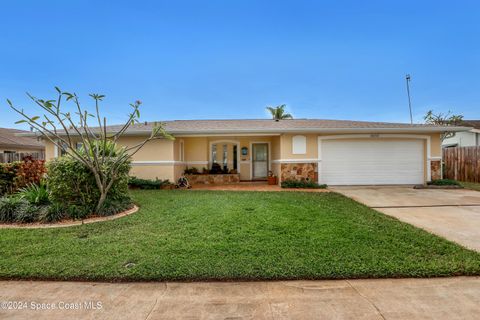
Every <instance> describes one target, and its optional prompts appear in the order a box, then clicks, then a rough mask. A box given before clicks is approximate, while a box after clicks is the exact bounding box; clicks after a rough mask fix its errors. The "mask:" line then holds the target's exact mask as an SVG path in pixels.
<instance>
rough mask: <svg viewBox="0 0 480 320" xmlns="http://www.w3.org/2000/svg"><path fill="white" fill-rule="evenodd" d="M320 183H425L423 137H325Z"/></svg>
mask: <svg viewBox="0 0 480 320" xmlns="http://www.w3.org/2000/svg"><path fill="white" fill-rule="evenodd" d="M321 158H322V159H321V160H322V161H321V162H320V173H319V176H320V182H321V183H326V184H329V185H369V184H371V185H373V184H422V183H423V182H424V179H423V177H424V175H423V168H424V160H423V140H369V141H366V140H361V141H355V140H343V141H342V140H323V141H321Z"/></svg>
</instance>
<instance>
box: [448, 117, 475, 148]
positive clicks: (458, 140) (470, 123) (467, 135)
mask: <svg viewBox="0 0 480 320" xmlns="http://www.w3.org/2000/svg"><path fill="white" fill-rule="evenodd" d="M462 126H465V127H471V129H470V130H468V131H464V132H457V133H456V134H455V135H454V136H453V137H450V138H447V139H445V140H443V143H442V146H443V147H444V148H451V147H476V146H480V120H463V121H462Z"/></svg>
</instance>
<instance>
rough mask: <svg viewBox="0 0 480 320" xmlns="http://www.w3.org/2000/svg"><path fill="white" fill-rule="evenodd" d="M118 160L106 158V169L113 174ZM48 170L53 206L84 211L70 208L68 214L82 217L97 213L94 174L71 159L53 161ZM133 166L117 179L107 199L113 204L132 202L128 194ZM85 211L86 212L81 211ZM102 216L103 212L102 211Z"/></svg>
mask: <svg viewBox="0 0 480 320" xmlns="http://www.w3.org/2000/svg"><path fill="white" fill-rule="evenodd" d="M113 163H114V159H108V158H107V159H106V161H105V163H104V164H103V168H102V170H105V172H109V168H111V166H112V165H113ZM47 168H48V188H49V190H50V197H51V201H52V202H53V203H62V204H65V206H67V209H68V208H69V206H70V205H71V206H73V207H79V208H82V210H83V211H82V210H80V209H78V210H77V209H71V208H70V209H68V210H67V215H71V216H72V217H73V216H75V217H76V218H79V217H82V216H83V215H84V212H88V213H87V214H89V213H93V212H94V211H95V207H96V205H97V203H98V199H99V197H100V191H99V190H98V187H97V184H96V182H95V177H94V175H93V174H92V172H91V171H90V170H89V169H88V167H87V166H85V165H84V164H83V163H81V162H79V161H78V160H76V159H74V158H73V157H71V156H68V155H67V156H63V157H60V158H57V159H54V160H52V161H50V162H49V163H48V165H47ZM129 170H130V163H124V164H123V165H122V167H121V168H120V170H119V171H118V175H117V177H115V178H114V179H115V180H114V183H113V184H112V187H111V189H110V190H109V192H108V195H107V199H108V200H110V201H115V200H116V201H130V202H131V200H130V197H129V195H128V172H129ZM80 211H82V212H80ZM98 213H99V214H100V213H101V212H98Z"/></svg>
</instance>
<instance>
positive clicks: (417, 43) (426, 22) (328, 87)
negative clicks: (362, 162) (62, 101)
mask: <svg viewBox="0 0 480 320" xmlns="http://www.w3.org/2000/svg"><path fill="white" fill-rule="evenodd" d="M0 12H1V13H2V14H1V16H2V17H1V19H0V41H1V50H0V61H1V64H0V99H1V100H2V102H1V104H2V109H0V110H2V111H1V117H0V126H2V127H14V126H15V125H14V124H13V123H14V122H15V121H16V120H18V116H17V115H15V114H13V113H12V112H10V111H9V110H7V107H6V103H5V102H4V101H5V99H6V98H10V99H11V100H13V101H14V102H15V103H16V104H17V105H20V106H22V107H24V108H25V109H27V110H32V109H33V105H32V103H29V102H28V100H27V98H26V96H25V91H28V92H31V93H32V94H34V95H35V96H37V97H41V98H54V96H55V91H54V89H53V87H54V86H59V87H61V88H62V89H64V90H69V91H74V92H76V93H77V94H79V95H80V97H81V98H82V101H83V102H85V103H90V101H89V99H88V97H87V94H88V93H91V92H99V93H103V94H105V95H106V96H107V97H106V100H105V102H104V104H103V111H104V114H106V115H107V116H108V118H109V122H110V123H119V122H121V121H122V120H123V119H124V118H125V117H124V115H125V114H126V112H127V111H129V107H128V103H130V102H133V101H134V100H136V99H140V100H142V101H143V111H142V119H143V120H171V119H228V118H265V117H267V115H266V113H265V106H267V105H277V104H282V103H286V104H287V105H288V110H289V111H290V112H291V113H293V115H294V116H295V117H297V118H326V119H354V120H371V121H398V122H407V121H408V120H409V116H408V105H407V97H406V90H405V79H404V77H405V74H406V73H410V74H411V75H412V83H411V90H412V101H413V108H414V117H415V120H416V121H421V119H422V115H423V114H424V113H425V112H426V111H427V110H428V109H434V110H437V111H448V110H452V111H453V112H455V113H461V114H463V115H464V116H465V117H466V118H480V112H479V110H480V90H479V88H480V41H479V39H480V23H479V21H480V3H479V2H478V1H418V0H417V1H408V0H404V1H398V2H397V1H301V0H300V1H299V0H297V1H278V0H277V1H259V0H257V1H248V0H241V1H233V0H232V1H206V0H204V1H181V0H180V1H110V2H108V1H48V0H45V1H21V0H18V1H2V2H0Z"/></svg>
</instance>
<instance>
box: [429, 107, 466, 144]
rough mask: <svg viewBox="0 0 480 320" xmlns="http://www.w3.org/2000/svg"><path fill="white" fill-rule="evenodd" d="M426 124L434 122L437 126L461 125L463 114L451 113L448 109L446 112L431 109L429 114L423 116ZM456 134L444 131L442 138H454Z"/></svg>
mask: <svg viewBox="0 0 480 320" xmlns="http://www.w3.org/2000/svg"><path fill="white" fill-rule="evenodd" d="M423 119H424V120H425V123H426V124H434V125H437V126H458V125H461V124H462V122H463V116H462V115H459V114H451V112H450V111H448V112H447V113H446V114H444V113H437V114H435V113H433V110H429V111H428V112H427V114H426V115H425V116H424V117H423ZM454 136H455V132H452V131H446V132H444V133H442V136H441V140H442V141H443V140H445V139H448V138H452V137H454Z"/></svg>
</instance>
